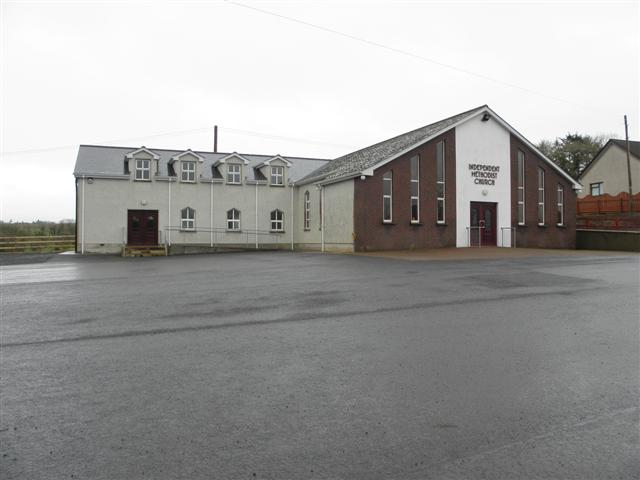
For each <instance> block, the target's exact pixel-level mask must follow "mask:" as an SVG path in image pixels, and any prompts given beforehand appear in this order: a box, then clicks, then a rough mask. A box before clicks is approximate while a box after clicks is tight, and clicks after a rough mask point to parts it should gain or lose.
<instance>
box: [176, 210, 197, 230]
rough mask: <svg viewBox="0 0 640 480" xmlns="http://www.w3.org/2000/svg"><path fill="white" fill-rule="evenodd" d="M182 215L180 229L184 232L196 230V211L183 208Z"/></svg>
mask: <svg viewBox="0 0 640 480" xmlns="http://www.w3.org/2000/svg"><path fill="white" fill-rule="evenodd" d="M181 213H182V218H181V219H182V221H181V223H180V228H181V229H182V230H195V228H196V211H195V210H194V209H193V208H191V207H187V208H183V209H182V210H181Z"/></svg>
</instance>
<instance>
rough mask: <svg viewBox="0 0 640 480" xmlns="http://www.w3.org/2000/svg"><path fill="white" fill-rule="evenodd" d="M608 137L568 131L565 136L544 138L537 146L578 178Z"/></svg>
mask: <svg viewBox="0 0 640 480" xmlns="http://www.w3.org/2000/svg"><path fill="white" fill-rule="evenodd" d="M608 138H610V136H609V135H595V136H591V135H581V134H579V133H567V134H566V135H565V136H564V137H558V138H556V139H555V140H542V141H541V142H540V143H539V144H538V145H537V147H538V150H540V151H541V152H542V153H544V154H545V155H546V156H547V157H549V158H550V159H551V160H553V162H554V163H555V164H556V165H558V166H559V167H560V168H562V169H563V170H564V171H565V172H567V173H568V174H569V175H571V176H572V177H573V178H575V179H577V178H578V175H580V173H581V172H582V170H583V169H584V168H585V167H586V166H587V164H588V163H589V162H590V161H591V160H592V159H593V157H595V155H596V153H598V151H599V150H600V149H601V148H602V147H603V146H604V144H605V143H606V142H607V139H608Z"/></svg>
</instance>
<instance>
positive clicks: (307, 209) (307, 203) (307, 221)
mask: <svg viewBox="0 0 640 480" xmlns="http://www.w3.org/2000/svg"><path fill="white" fill-rule="evenodd" d="M304 229H305V230H310V229H311V195H309V190H307V191H306V192H304Z"/></svg>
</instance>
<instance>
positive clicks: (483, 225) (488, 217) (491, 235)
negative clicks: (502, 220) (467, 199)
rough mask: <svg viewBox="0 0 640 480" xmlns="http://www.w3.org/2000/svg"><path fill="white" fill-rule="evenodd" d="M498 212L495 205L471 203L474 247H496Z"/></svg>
mask: <svg viewBox="0 0 640 480" xmlns="http://www.w3.org/2000/svg"><path fill="white" fill-rule="evenodd" d="M496 210H497V206H496V204H495V203H488V202H471V231H470V233H469V235H470V242H471V245H472V246H476V247H477V246H485V245H488V246H490V245H493V246H495V245H496V239H497V232H496V220H497V217H496V213H497V212H496Z"/></svg>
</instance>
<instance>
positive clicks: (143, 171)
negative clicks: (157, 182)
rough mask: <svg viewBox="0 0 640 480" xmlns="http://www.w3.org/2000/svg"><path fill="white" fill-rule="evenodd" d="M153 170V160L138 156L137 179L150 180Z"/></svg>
mask: <svg viewBox="0 0 640 480" xmlns="http://www.w3.org/2000/svg"><path fill="white" fill-rule="evenodd" d="M150 172H151V160H145V159H142V158H136V175H135V179H136V180H149V179H150V178H151V177H150Z"/></svg>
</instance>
